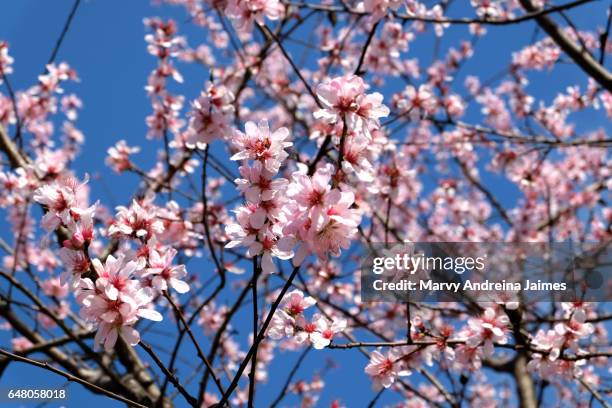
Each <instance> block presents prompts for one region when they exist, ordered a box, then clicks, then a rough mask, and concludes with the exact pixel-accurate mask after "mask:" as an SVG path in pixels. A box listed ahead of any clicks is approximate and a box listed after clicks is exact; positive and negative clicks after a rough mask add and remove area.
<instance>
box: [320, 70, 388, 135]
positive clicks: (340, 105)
mask: <svg viewBox="0 0 612 408" xmlns="http://www.w3.org/2000/svg"><path fill="white" fill-rule="evenodd" d="M317 96H318V98H319V100H320V101H321V103H322V104H323V108H322V109H319V110H318V111H315V112H314V117H315V118H317V119H322V120H324V121H326V122H328V123H338V122H342V118H346V120H347V121H348V123H347V125H348V126H351V127H355V129H356V130H358V131H363V132H364V133H365V134H366V135H369V128H368V126H367V125H368V124H373V125H374V126H375V127H378V125H379V119H380V118H383V117H386V116H388V115H389V108H387V107H386V106H385V105H383V104H382V100H383V96H382V95H381V94H380V93H378V92H375V93H372V94H366V93H365V83H364V82H363V79H361V77H359V76H356V75H346V76H342V77H336V78H333V79H327V80H326V81H324V82H323V83H321V84H319V85H318V86H317Z"/></svg>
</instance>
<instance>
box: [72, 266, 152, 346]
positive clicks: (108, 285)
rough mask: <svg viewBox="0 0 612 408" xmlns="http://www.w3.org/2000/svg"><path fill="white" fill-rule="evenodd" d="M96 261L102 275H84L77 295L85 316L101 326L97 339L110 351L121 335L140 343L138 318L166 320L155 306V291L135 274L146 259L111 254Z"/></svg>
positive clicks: (97, 270)
mask: <svg viewBox="0 0 612 408" xmlns="http://www.w3.org/2000/svg"><path fill="white" fill-rule="evenodd" d="M92 264H93V267H94V268H95V271H96V272H97V275H98V277H97V279H96V281H95V282H94V281H92V280H91V279H90V278H85V279H81V280H80V282H79V288H78V291H77V293H76V296H77V300H78V302H79V303H80V304H81V313H80V314H81V316H82V317H83V318H85V319H86V320H87V321H88V322H90V323H92V324H93V325H95V326H96V327H97V328H98V330H97V332H96V336H95V338H94V343H95V344H96V346H98V345H100V344H104V349H105V350H107V351H110V350H112V348H113V347H114V345H115V343H116V342H117V338H118V337H119V336H121V337H122V338H123V339H125V340H126V341H127V342H128V344H130V345H136V344H138V342H139V341H140V335H139V333H138V331H137V330H136V329H135V328H134V324H136V322H137V321H138V319H139V318H145V319H149V320H153V321H161V320H162V315H161V314H159V312H157V311H155V310H153V309H152V308H151V302H152V300H153V293H152V292H151V291H149V290H147V289H146V288H143V287H142V286H141V284H140V281H139V280H138V279H136V278H135V276H134V274H135V273H137V272H139V271H141V270H142V269H143V268H144V264H145V263H144V262H143V260H141V259H140V260H139V259H137V260H131V261H129V262H128V261H127V259H126V258H125V257H124V256H123V255H120V256H119V258H114V257H113V256H112V255H109V256H108V258H107V259H106V262H105V264H102V262H100V260H99V259H94V260H93V261H92Z"/></svg>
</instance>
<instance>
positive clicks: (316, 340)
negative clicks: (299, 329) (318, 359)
mask: <svg viewBox="0 0 612 408" xmlns="http://www.w3.org/2000/svg"><path fill="white" fill-rule="evenodd" d="M312 324H313V325H314V326H315V328H316V329H315V330H314V331H313V332H312V333H310V336H309V338H310V341H311V342H312V346H313V347H314V348H315V349H317V350H321V349H323V348H325V347H327V346H329V344H330V343H331V341H332V340H333V338H334V335H336V334H337V333H340V332H342V331H344V330H345V329H346V320H345V319H341V318H339V319H335V320H334V321H333V322H330V321H329V320H327V319H326V318H325V317H323V316H322V315H320V314H315V315H314V316H313V318H312Z"/></svg>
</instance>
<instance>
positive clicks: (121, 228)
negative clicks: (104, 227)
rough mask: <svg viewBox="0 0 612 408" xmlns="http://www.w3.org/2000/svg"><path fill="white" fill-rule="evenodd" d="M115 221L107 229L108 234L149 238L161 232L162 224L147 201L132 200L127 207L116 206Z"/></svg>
mask: <svg viewBox="0 0 612 408" xmlns="http://www.w3.org/2000/svg"><path fill="white" fill-rule="evenodd" d="M116 218H117V221H115V222H114V223H113V224H112V225H111V226H110V227H109V229H108V233H109V234H110V235H119V236H124V237H133V238H139V239H147V240H148V239H151V238H152V237H153V235H155V234H158V233H161V232H163V230H164V224H163V223H162V221H161V220H159V219H158V218H157V216H156V214H155V211H154V210H152V208H150V205H149V203H147V202H142V203H139V202H138V201H136V200H133V201H132V205H131V206H130V207H129V208H128V207H124V206H119V207H117V216H116Z"/></svg>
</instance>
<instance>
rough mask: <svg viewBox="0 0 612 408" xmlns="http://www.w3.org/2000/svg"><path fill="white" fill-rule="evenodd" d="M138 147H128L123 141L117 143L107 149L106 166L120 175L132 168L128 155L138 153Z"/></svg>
mask: <svg viewBox="0 0 612 408" xmlns="http://www.w3.org/2000/svg"><path fill="white" fill-rule="evenodd" d="M139 151H140V147H138V146H134V147H131V146H128V144H127V143H126V142H125V140H120V141H118V142H117V143H116V144H115V146H113V147H109V148H108V150H107V152H108V156H107V158H106V164H107V165H109V166H110V167H111V168H112V169H113V170H114V171H116V172H117V173H122V172H124V171H126V170H129V169H131V168H132V167H133V164H132V162H131V160H130V155H132V154H135V153H138V152H139Z"/></svg>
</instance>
